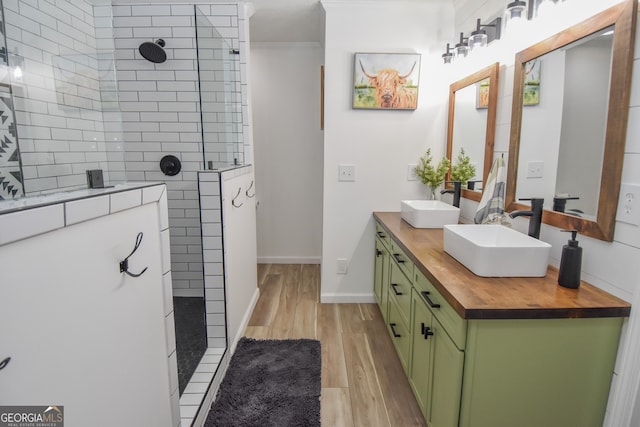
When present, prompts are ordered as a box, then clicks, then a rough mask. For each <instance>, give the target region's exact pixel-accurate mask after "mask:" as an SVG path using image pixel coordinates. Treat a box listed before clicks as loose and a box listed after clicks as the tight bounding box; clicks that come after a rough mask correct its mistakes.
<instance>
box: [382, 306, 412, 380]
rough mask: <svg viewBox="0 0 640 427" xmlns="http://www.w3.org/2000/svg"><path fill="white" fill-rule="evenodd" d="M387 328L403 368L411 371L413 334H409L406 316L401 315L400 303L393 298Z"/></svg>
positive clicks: (406, 371) (405, 370) (406, 372)
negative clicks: (410, 358)
mask: <svg viewBox="0 0 640 427" xmlns="http://www.w3.org/2000/svg"><path fill="white" fill-rule="evenodd" d="M387 329H388V330H389V334H390V335H391V340H392V341H393V345H394V346H395V347H396V352H397V353H398V357H400V362H401V363H402V368H403V369H404V372H405V374H407V375H408V372H409V369H408V368H409V364H408V363H409V351H410V349H411V336H410V335H409V327H408V326H407V323H406V322H405V321H404V318H403V317H402V316H401V315H400V311H399V309H398V305H397V304H396V302H395V301H394V300H393V298H390V299H389V317H388V320H387Z"/></svg>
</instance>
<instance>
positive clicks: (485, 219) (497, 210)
mask: <svg viewBox="0 0 640 427" xmlns="http://www.w3.org/2000/svg"><path fill="white" fill-rule="evenodd" d="M506 186H507V181H506V167H505V162H504V159H503V158H502V157H498V158H496V159H495V160H494V161H493V165H492V166H491V171H490V172H489V176H488V177H487V185H485V186H484V193H482V199H481V200H480V205H479V206H478V210H477V211H476V215H475V217H474V218H473V220H474V222H475V223H476V224H486V223H501V222H502V221H501V220H502V218H503V217H504V195H505V189H506Z"/></svg>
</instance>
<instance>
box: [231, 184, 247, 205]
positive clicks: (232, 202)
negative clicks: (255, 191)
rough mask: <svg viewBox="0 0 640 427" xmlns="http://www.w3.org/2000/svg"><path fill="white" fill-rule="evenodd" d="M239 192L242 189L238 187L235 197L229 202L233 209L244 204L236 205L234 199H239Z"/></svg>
mask: <svg viewBox="0 0 640 427" xmlns="http://www.w3.org/2000/svg"><path fill="white" fill-rule="evenodd" d="M241 191H242V187H238V192H237V193H236V195H235V197H234V198H233V199H232V200H231V204H232V205H233V207H234V208H239V207H240V206H242V205H243V204H244V203H240V204H236V199H237V198H238V197H240V192H241Z"/></svg>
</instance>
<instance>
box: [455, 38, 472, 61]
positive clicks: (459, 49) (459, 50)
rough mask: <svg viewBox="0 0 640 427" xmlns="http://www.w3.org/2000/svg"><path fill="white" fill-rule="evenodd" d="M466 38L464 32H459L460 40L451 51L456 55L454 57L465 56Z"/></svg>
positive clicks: (467, 45)
mask: <svg viewBox="0 0 640 427" xmlns="http://www.w3.org/2000/svg"><path fill="white" fill-rule="evenodd" d="M467 40H468V39H467V38H466V37H465V36H464V33H460V41H459V42H458V43H456V45H455V47H454V48H453V53H454V54H455V55H456V58H459V57H463V58H464V57H465V56H467V54H468V53H469V43H467Z"/></svg>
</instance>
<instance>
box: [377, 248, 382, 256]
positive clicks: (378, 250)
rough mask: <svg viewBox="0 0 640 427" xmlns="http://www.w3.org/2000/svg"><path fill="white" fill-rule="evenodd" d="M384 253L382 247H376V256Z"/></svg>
mask: <svg viewBox="0 0 640 427" xmlns="http://www.w3.org/2000/svg"><path fill="white" fill-rule="evenodd" d="M380 255H382V251H381V250H380V249H376V256H377V257H379V256H380Z"/></svg>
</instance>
